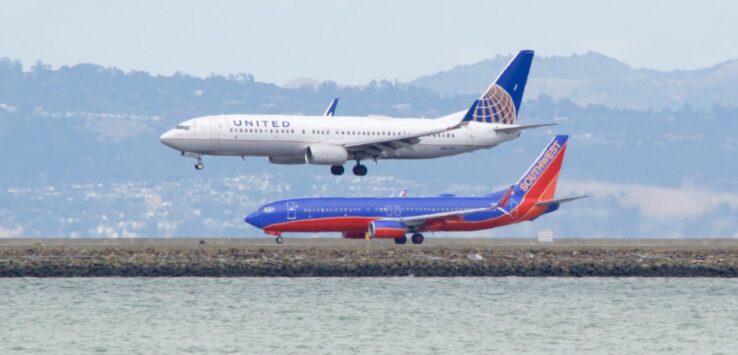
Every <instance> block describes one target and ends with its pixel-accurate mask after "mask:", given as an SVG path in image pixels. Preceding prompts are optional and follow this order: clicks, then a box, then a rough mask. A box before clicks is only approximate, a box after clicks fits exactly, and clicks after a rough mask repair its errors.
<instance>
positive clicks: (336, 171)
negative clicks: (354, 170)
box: [331, 165, 344, 176]
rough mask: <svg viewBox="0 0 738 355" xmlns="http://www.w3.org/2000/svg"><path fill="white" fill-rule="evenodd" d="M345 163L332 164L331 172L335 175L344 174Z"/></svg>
mask: <svg viewBox="0 0 738 355" xmlns="http://www.w3.org/2000/svg"><path fill="white" fill-rule="evenodd" d="M343 171H344V169H343V165H333V166H331V174H333V175H336V176H338V175H343Z"/></svg>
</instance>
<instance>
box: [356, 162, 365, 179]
mask: <svg viewBox="0 0 738 355" xmlns="http://www.w3.org/2000/svg"><path fill="white" fill-rule="evenodd" d="M367 171H368V169H367V168H366V165H361V162H359V161H358V160H357V161H356V165H355V166H354V175H356V176H364V175H366V173H367Z"/></svg>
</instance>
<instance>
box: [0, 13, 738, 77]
mask: <svg viewBox="0 0 738 355" xmlns="http://www.w3.org/2000/svg"><path fill="white" fill-rule="evenodd" d="M736 16H738V2H736V1H709V2H705V1H674V0H672V1H660V0H659V1H632V0H626V1H609V2H603V1H591V0H583V1H579V0H572V1H547V2H544V1H528V0H523V1H519V0H516V1H510V0H507V1H471V0H467V1H447V2H428V1H416V0H412V1H410V0H408V1H393V0H372V1H339V0H322V1H320V0H316V1H296V0H270V1H217V0H209V1H191V0H190V1H187V0H157V1H140V0H126V1H94V0H90V1H81V0H77V1H51V0H50V1H33V0H30V1H29V0H3V1H2V3H0V57H8V58H11V59H18V60H21V61H22V62H23V63H24V65H25V66H26V68H28V67H30V66H31V65H32V64H33V63H34V62H36V61H37V60H40V61H42V62H44V63H46V64H50V65H51V66H52V67H55V68H56V67H59V66H61V65H73V64H77V63H81V62H82V63H95V64H100V65H103V66H114V67H118V68H120V69H124V70H144V71H149V72H152V73H157V74H165V75H169V74H172V73H174V72H176V71H181V72H184V73H188V74H192V75H197V76H207V75H209V74H211V73H215V74H233V73H251V74H253V75H254V76H255V77H256V79H257V80H259V81H266V82H273V83H277V84H283V83H285V82H287V81H289V80H292V79H295V78H300V77H309V78H314V79H318V80H333V81H336V82H338V83H341V84H361V83H366V82H368V81H370V80H372V79H390V80H392V79H397V80H401V81H409V80H412V79H415V78H417V77H418V76H421V75H428V74H433V73H436V72H438V71H440V70H447V69H450V68H452V67H453V66H455V65H459V64H471V63H475V62H479V61H481V60H484V59H486V58H490V57H494V56H495V55H498V54H511V53H514V52H517V51H518V50H519V49H524V48H526V49H534V50H536V51H537V53H538V54H539V55H545V56H548V55H570V54H572V53H585V52H587V51H597V52H600V53H603V54H606V55H608V56H611V57H614V58H616V59H618V60H621V61H623V62H625V63H627V64H630V65H632V66H634V67H647V68H654V69H661V70H673V69H694V68H700V67H705V66H710V65H713V64H716V63H719V62H722V61H725V60H729V59H734V58H738V46H736V45H734V44H735V43H738V21H735V18H736Z"/></svg>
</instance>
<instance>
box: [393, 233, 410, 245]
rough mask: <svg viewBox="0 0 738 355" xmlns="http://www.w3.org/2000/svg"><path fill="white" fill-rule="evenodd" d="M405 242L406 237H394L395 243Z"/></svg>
mask: <svg viewBox="0 0 738 355" xmlns="http://www.w3.org/2000/svg"><path fill="white" fill-rule="evenodd" d="M405 242H407V237H406V236H404V235H403V236H402V237H401V238H395V244H405Z"/></svg>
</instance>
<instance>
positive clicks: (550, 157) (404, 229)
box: [245, 135, 586, 244]
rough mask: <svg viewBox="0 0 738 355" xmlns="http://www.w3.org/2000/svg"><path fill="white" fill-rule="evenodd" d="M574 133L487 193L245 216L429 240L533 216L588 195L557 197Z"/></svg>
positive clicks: (283, 226)
mask: <svg viewBox="0 0 738 355" xmlns="http://www.w3.org/2000/svg"><path fill="white" fill-rule="evenodd" d="M567 140H568V136H566V135H559V136H556V137H555V138H554V139H553V140H552V141H551V143H550V144H549V145H548V146H547V147H546V149H544V150H543V152H542V153H541V155H540V156H539V157H538V159H536V161H535V162H534V163H533V165H532V166H531V167H530V168H529V169H528V171H526V173H525V174H523V176H522V177H521V178H520V180H519V181H518V182H517V183H516V184H515V185H513V186H510V187H509V188H507V189H505V190H502V191H497V192H494V193H492V194H489V195H486V196H482V197H456V196H454V195H448V194H444V195H440V196H436V197H417V198H411V197H404V196H405V195H404V193H403V194H401V196H400V197H389V198H372V197H318V198H299V199H291V200H281V201H277V202H272V203H269V204H267V205H264V206H262V207H261V208H259V210H258V211H256V212H254V213H252V214H250V215H248V216H247V217H246V218H245V221H246V223H249V224H251V225H253V226H255V227H257V228H260V229H262V230H264V232H266V233H267V234H269V235H274V236H276V241H277V243H278V244H281V243H282V242H283V238H282V233H291V232H313V233H314V232H341V233H342V234H343V237H344V238H354V239H358V238H387V239H394V240H395V243H397V244H405V243H406V242H407V234H411V238H410V239H411V240H412V242H413V243H414V244H421V243H423V240H424V237H423V234H422V232H440V231H475V230H482V229H490V228H495V227H500V226H505V225H508V224H514V223H519V222H524V221H532V220H534V219H536V218H538V217H540V216H541V215H543V214H546V213H550V212H553V211H556V210H557V209H558V208H559V205H560V204H561V203H564V202H569V201H573V200H577V199H580V198H583V197H586V196H577V197H570V198H563V199H556V198H555V197H554V194H555V192H556V183H557V181H558V177H559V172H560V170H561V164H562V163H563V160H564V153H565V151H566V145H567Z"/></svg>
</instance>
